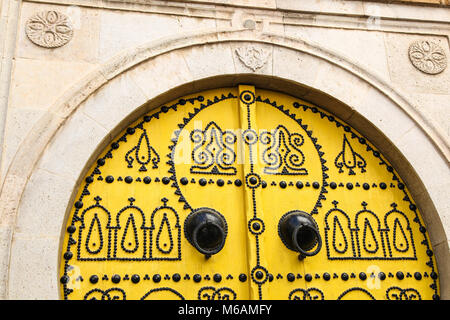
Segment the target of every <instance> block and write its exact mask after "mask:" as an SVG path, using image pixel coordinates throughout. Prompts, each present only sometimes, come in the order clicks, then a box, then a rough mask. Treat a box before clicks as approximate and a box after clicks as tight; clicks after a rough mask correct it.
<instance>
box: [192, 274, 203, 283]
mask: <svg viewBox="0 0 450 320" xmlns="http://www.w3.org/2000/svg"><path fill="white" fill-rule="evenodd" d="M193 279H194V282H200V281H202V276H201V275H199V274H198V273H197V274H194V277H193Z"/></svg>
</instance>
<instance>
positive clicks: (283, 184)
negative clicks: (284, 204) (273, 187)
mask: <svg viewBox="0 0 450 320" xmlns="http://www.w3.org/2000/svg"><path fill="white" fill-rule="evenodd" d="M280 187H281V188H282V189H284V188H286V187H287V183H286V181H281V182H280Z"/></svg>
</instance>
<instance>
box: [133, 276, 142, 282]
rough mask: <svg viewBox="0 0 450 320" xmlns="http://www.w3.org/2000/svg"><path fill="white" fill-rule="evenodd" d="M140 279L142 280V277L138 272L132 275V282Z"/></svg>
mask: <svg viewBox="0 0 450 320" xmlns="http://www.w3.org/2000/svg"><path fill="white" fill-rule="evenodd" d="M139 281H141V277H140V276H139V275H138V274H133V275H132V276H131V282H133V283H138V282H139Z"/></svg>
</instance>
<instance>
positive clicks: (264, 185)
mask: <svg viewBox="0 0 450 320" xmlns="http://www.w3.org/2000/svg"><path fill="white" fill-rule="evenodd" d="M261 187H262V188H263V189H264V188H265V187H267V182H265V181H261Z"/></svg>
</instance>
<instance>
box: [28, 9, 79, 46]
mask: <svg viewBox="0 0 450 320" xmlns="http://www.w3.org/2000/svg"><path fill="white" fill-rule="evenodd" d="M25 32H26V34H27V36H28V38H29V39H30V40H31V42H33V43H34V44H36V45H38V46H41V47H44V48H57V47H61V46H63V45H65V44H66V43H68V42H69V41H70V40H71V39H72V37H73V26H72V23H71V22H70V20H69V18H68V17H67V16H66V15H65V14H63V13H61V12H57V11H42V12H38V13H36V14H35V15H34V16H32V17H31V18H30V19H28V21H27V23H26V26H25Z"/></svg>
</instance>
